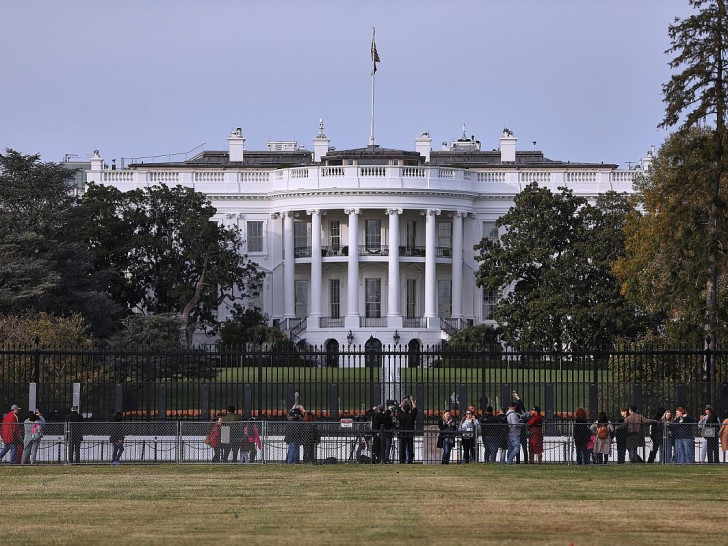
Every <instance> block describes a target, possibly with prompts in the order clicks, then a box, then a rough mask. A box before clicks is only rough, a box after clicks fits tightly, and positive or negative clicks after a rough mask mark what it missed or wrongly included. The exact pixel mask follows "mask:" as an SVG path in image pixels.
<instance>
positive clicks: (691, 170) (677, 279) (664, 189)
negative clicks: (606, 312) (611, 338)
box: [614, 128, 728, 346]
mask: <svg viewBox="0 0 728 546" xmlns="http://www.w3.org/2000/svg"><path fill="white" fill-rule="evenodd" d="M713 133H714V132H713V130H711V129H708V128H700V129H698V128H695V129H686V130H684V131H681V132H679V133H675V134H673V135H671V136H670V137H669V138H668V139H667V140H666V141H665V143H664V144H663V145H662V146H661V147H660V150H659V151H658V154H657V155H656V157H655V159H654V161H653V164H652V169H651V171H650V173H649V176H644V177H642V178H641V179H639V180H638V181H636V183H635V189H636V190H637V191H636V194H635V199H636V203H637V205H638V206H637V207H636V208H635V209H634V210H633V211H632V212H631V213H630V214H629V216H628V220H627V222H626V225H625V234H626V244H625V246H626V249H627V250H626V252H625V254H624V256H622V257H620V258H619V259H618V260H617V262H616V264H615V268H614V269H615V273H616V275H617V277H618V278H619V280H620V281H621V284H622V293H623V294H624V295H625V296H626V297H627V298H628V299H629V300H630V301H632V302H634V303H635V304H636V305H638V306H640V307H642V308H644V309H647V310H648V311H649V312H651V313H653V314H655V315H657V316H658V317H660V319H661V322H662V324H663V327H662V331H663V332H664V335H665V336H666V337H667V338H668V339H672V340H674V341H676V342H688V343H690V344H692V345H693V346H695V344H697V345H698V346H700V344H701V343H703V341H704V336H705V317H706V316H707V309H706V306H707V301H708V300H707V298H706V267H705V264H706V263H708V261H709V254H710V253H711V248H712V244H711V240H712V239H713V238H714V237H716V236H717V240H718V244H719V247H721V248H726V247H727V246H728V222H727V221H726V218H725V217H724V216H721V217H719V218H716V219H715V222H716V224H715V225H717V226H718V232H717V235H714V234H713V233H712V232H711V231H712V230H711V228H710V226H709V223H707V222H706V219H707V218H709V216H710V209H711V207H712V205H711V201H712V198H711V194H712V187H711V182H710V171H711V167H710V157H711V156H712V153H713V151H712V148H713ZM724 193H725V188H722V189H721V194H720V198H721V200H722V199H724ZM717 260H718V261H717V263H716V265H717V271H718V272H719V275H718V281H719V282H718V284H719V285H721V286H722V285H723V284H722V283H723V282H725V281H726V280H727V279H726V275H727V274H728V263H727V262H726V260H727V257H726V255H725V253H723V252H721V253H719V254H718V255H717ZM717 297H718V306H717V309H716V310H715V315H716V322H715V324H714V326H713V330H712V331H713V333H714V334H715V335H716V337H721V338H722V337H724V336H726V334H728V327H727V321H728V314H727V306H728V298H727V297H726V294H725V291H723V290H721V291H719V292H718V293H717Z"/></svg>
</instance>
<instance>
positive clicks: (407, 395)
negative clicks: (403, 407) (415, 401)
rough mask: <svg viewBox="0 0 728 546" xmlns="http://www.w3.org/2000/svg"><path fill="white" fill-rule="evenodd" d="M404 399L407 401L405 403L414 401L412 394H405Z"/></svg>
mask: <svg viewBox="0 0 728 546" xmlns="http://www.w3.org/2000/svg"><path fill="white" fill-rule="evenodd" d="M404 399H405V401H407V400H412V395H411V394H405V395H404Z"/></svg>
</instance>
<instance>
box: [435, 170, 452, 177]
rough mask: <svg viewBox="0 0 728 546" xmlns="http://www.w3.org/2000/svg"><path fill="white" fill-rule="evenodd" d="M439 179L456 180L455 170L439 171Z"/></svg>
mask: <svg viewBox="0 0 728 546" xmlns="http://www.w3.org/2000/svg"><path fill="white" fill-rule="evenodd" d="M437 177H438V178H455V169H437Z"/></svg>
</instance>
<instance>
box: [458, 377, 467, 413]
mask: <svg viewBox="0 0 728 546" xmlns="http://www.w3.org/2000/svg"><path fill="white" fill-rule="evenodd" d="M458 400H459V402H460V408H459V409H460V419H463V418H464V417H465V412H466V411H467V409H468V406H469V405H470V404H468V386H467V385H466V384H465V383H460V385H459V386H458Z"/></svg>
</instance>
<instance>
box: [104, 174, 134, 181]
mask: <svg viewBox="0 0 728 546" xmlns="http://www.w3.org/2000/svg"><path fill="white" fill-rule="evenodd" d="M134 175H135V172H134V171H102V173H101V181H102V182H103V183H107V182H111V183H113V182H134Z"/></svg>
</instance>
